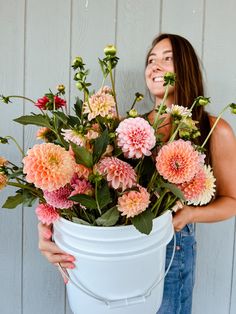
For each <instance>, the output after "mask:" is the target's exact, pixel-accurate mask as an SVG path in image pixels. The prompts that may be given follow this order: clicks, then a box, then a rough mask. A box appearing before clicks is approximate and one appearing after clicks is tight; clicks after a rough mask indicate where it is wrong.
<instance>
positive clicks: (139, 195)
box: [117, 186, 150, 218]
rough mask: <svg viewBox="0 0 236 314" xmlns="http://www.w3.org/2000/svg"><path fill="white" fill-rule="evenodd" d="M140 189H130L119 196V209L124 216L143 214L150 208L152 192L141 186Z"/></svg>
mask: <svg viewBox="0 0 236 314" xmlns="http://www.w3.org/2000/svg"><path fill="white" fill-rule="evenodd" d="M138 187H139V191H129V192H126V193H124V194H123V195H122V196H121V197H119V198H118V206H117V208H118V210H119V211H120V212H121V213H122V214H121V215H122V216H127V218H129V217H134V216H136V215H138V214H141V213H142V212H143V211H145V210H146V209H147V208H148V205H149V203H150V194H149V193H148V192H147V190H146V189H145V188H143V187H141V186H138Z"/></svg>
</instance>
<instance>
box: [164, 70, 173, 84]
mask: <svg viewBox="0 0 236 314" xmlns="http://www.w3.org/2000/svg"><path fill="white" fill-rule="evenodd" d="M175 80H176V75H175V73H172V72H166V73H165V75H164V86H166V85H168V84H170V85H172V86H174V85H175Z"/></svg>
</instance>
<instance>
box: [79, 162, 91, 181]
mask: <svg viewBox="0 0 236 314" xmlns="http://www.w3.org/2000/svg"><path fill="white" fill-rule="evenodd" d="M91 172H92V170H91V169H89V168H87V167H85V166H84V165H81V164H76V165H75V173H76V175H77V176H78V178H79V179H86V180H88V177H89V175H90V173H91Z"/></svg>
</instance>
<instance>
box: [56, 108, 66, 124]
mask: <svg viewBox="0 0 236 314" xmlns="http://www.w3.org/2000/svg"><path fill="white" fill-rule="evenodd" d="M53 115H54V116H55V117H57V118H58V119H59V120H60V121H61V122H62V123H63V124H67V122H68V116H67V115H66V114H65V113H64V112H61V111H53Z"/></svg>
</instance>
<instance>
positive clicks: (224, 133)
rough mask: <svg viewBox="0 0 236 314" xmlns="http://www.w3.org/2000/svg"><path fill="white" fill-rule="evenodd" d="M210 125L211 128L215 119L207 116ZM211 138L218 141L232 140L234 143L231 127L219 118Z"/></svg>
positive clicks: (235, 139)
mask: <svg viewBox="0 0 236 314" xmlns="http://www.w3.org/2000/svg"><path fill="white" fill-rule="evenodd" d="M209 120H210V125H211V127H213V125H214V123H215V122H216V120H217V117H215V116H212V115H209ZM212 138H215V139H216V140H217V141H219V140H226V139H227V140H232V141H236V138H235V134H234V131H233V128H232V126H231V125H230V124H229V123H228V122H227V121H226V120H225V119H223V118H220V119H219V121H218V122H217V125H216V127H215V129H214V131H213V133H212Z"/></svg>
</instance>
